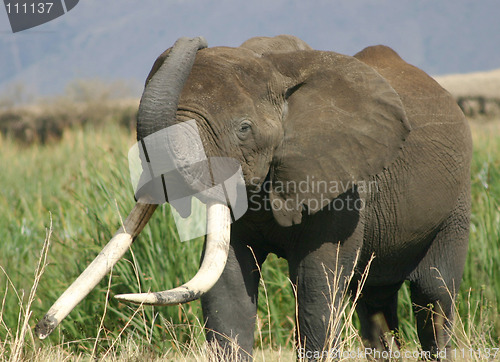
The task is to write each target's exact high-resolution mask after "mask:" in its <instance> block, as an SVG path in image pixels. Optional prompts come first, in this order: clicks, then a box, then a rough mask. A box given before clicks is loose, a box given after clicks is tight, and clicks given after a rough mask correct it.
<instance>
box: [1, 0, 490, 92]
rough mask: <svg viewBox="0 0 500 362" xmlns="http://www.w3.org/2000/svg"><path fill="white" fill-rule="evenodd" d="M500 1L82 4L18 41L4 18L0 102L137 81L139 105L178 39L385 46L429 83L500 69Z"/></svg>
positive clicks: (348, 48)
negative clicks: (89, 83)
mask: <svg viewBox="0 0 500 362" xmlns="http://www.w3.org/2000/svg"><path fill="white" fill-rule="evenodd" d="M498 8H499V3H498V1H497V0H482V1H481V2H479V1H477V2H476V1H469V0H455V1H439V2H436V1H435V0H421V1H411V2H410V1H404V2H403V1H394V0H391V1H384V2H379V1H371V0H359V1H346V0H341V1H335V2H331V1H324V0H321V1H315V2H306V1H295V0H273V1H268V0H255V1H251V2H250V1H243V0H220V1H217V2H212V1H208V0H169V1H158V0H141V1H137V0H120V1H106V2H102V1H97V0H86V1H80V2H79V4H78V5H77V6H76V7H75V8H74V9H73V10H72V11H71V12H69V13H68V14H67V15H64V16H62V17H60V18H58V19H56V20H54V21H51V22H49V23H47V24H44V25H42V26H39V27H37V28H34V29H32V30H27V31H24V32H21V33H16V34H12V33H11V31H10V27H9V25H8V21H7V16H6V13H5V12H3V11H0V64H1V67H0V95H1V94H2V93H4V92H5V91H9V90H10V89H11V88H12V84H21V85H23V86H24V87H25V88H26V89H28V90H29V91H30V92H32V93H33V94H34V95H35V96H38V95H42V96H45V95H48V94H51V95H53V94H59V93H62V92H63V91H64V88H65V87H66V85H67V84H68V83H70V82H71V81H73V80H74V79H88V78H99V79H104V80H106V81H111V80H125V81H128V82H130V88H131V89H132V92H131V93H132V94H130V96H133V97H138V96H139V95H140V92H141V90H142V89H141V88H142V84H143V82H144V79H145V77H146V75H147V73H148V71H149V69H150V67H151V65H152V63H153V61H154V59H155V57H156V56H157V55H158V54H160V53H161V52H162V51H163V50H165V49H166V48H167V47H169V46H171V45H172V44H173V43H174V41H175V40H176V39H177V38H178V37H180V36H198V35H203V36H205V37H206V38H207V40H208V43H209V46H218V45H227V46H238V45H239V44H241V43H242V42H243V41H244V40H246V39H248V38H250V37H252V36H257V35H266V36H274V35H278V34H293V35H296V36H298V37H300V38H302V39H304V40H305V41H306V42H308V43H309V44H310V45H311V46H312V47H313V48H315V49H322V50H334V51H337V52H340V53H343V54H355V53H356V52H358V51H359V50H361V49H363V48H364V47H366V46H368V45H374V44H385V45H388V46H390V47H392V48H394V49H395V50H396V51H397V52H398V53H399V54H400V55H401V56H402V57H403V58H404V59H405V60H407V61H408V62H410V63H412V64H415V65H416V66H418V67H420V68H422V69H424V70H425V71H426V72H428V73H429V74H447V73H464V72H471V71H479V70H489V69H494V68H498V67H499V66H500V47H498V44H499V43H500V22H499V21H498V13H499V12H498Z"/></svg>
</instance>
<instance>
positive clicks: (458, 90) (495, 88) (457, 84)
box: [434, 69, 500, 99]
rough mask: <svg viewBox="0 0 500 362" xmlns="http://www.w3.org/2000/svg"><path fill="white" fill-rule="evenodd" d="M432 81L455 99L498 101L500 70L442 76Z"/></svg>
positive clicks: (499, 95)
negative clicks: (472, 98) (480, 98)
mask: <svg viewBox="0 0 500 362" xmlns="http://www.w3.org/2000/svg"><path fill="white" fill-rule="evenodd" d="M434 79H435V80H436V81H437V82H438V83H439V84H441V86H442V87H443V88H445V89H446V90H448V91H449V92H450V93H451V94H453V96H455V97H485V98H496V99H500V69H496V70H491V71H489V72H476V73H467V74H450V75H443V76H437V77H434Z"/></svg>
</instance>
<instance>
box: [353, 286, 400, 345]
mask: <svg viewBox="0 0 500 362" xmlns="http://www.w3.org/2000/svg"><path fill="white" fill-rule="evenodd" d="M401 284H402V283H397V284H394V285H389V286H365V287H364V288H363V291H362V295H361V297H360V298H359V299H358V301H357V305H356V312H357V313H358V317H359V321H360V324H361V336H362V338H363V343H364V344H365V346H366V347H367V348H373V349H377V350H385V349H388V348H390V344H391V343H393V342H395V343H396V344H398V341H397V340H395V339H392V337H391V338H390V339H389V340H388V339H387V336H386V333H387V332H389V331H390V332H393V333H394V334H395V335H397V329H398V313H397V309H398V290H399V288H400V287H401Z"/></svg>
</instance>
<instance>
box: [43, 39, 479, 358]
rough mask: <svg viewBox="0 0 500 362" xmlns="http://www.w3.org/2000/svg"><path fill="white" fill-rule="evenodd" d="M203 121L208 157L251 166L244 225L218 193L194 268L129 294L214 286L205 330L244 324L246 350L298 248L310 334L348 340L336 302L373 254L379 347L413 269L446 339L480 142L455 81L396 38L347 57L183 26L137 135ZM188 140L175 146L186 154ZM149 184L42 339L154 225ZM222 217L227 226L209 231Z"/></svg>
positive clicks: (371, 338)
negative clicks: (174, 284) (165, 286)
mask: <svg viewBox="0 0 500 362" xmlns="http://www.w3.org/2000/svg"><path fill="white" fill-rule="evenodd" d="M193 119H194V120H195V122H196V126H197V127H198V129H199V130H200V132H201V140H202V142H203V148H204V151H205V153H206V154H207V156H209V157H218V156H224V157H230V158H232V159H235V160H237V161H238V162H239V164H240V165H241V170H242V173H243V179H244V182H245V185H246V192H247V197H248V200H250V202H249V208H248V211H247V212H246V213H245V214H244V216H243V217H241V218H240V219H238V220H236V221H234V223H232V224H231V208H230V207H228V206H226V205H224V204H221V202H220V200H215V199H214V200H206V201H205V202H207V204H208V216H207V218H208V219H209V220H208V223H209V224H208V229H209V232H208V236H207V238H206V243H205V249H204V257H203V260H202V263H201V266H200V270H199V272H198V273H197V275H196V276H195V277H194V278H193V279H192V280H191V281H189V282H188V283H186V284H184V285H183V286H181V287H178V288H175V289H173V290H170V291H164V292H159V293H146V294H130V295H121V296H117V297H118V298H119V299H121V300H129V301H133V302H135V303H145V304H154V305H169V304H177V303H184V302H187V301H190V300H193V299H196V298H200V297H201V300H202V306H203V313H204V317H205V320H206V327H207V330H208V332H207V338H208V340H211V341H216V343H219V344H220V346H222V347H225V348H229V347H228V346H229V343H228V342H227V337H226V336H228V337H230V338H236V339H237V343H238V344H239V346H240V347H241V350H240V356H241V357H242V358H243V359H244V358H245V356H249V355H251V353H252V346H253V343H254V340H253V338H254V337H253V336H254V325H255V316H256V308H257V296H258V286H259V273H258V269H259V268H258V267H260V266H261V265H262V263H263V262H264V261H265V260H266V257H267V255H268V254H269V253H275V254H277V255H278V256H280V257H283V258H285V259H286V260H287V261H288V263H289V273H290V279H291V281H292V282H293V283H294V285H295V287H296V293H297V304H298V308H297V310H298V315H297V320H298V324H299V328H298V329H299V330H300V333H299V335H298V336H297V337H298V341H299V342H300V343H301V345H302V346H305V348H306V350H307V351H322V350H323V349H324V348H325V346H326V344H325V343H326V341H327V340H328V338H330V337H331V336H330V334H334V335H333V338H334V339H335V338H336V337H335V333H336V331H335V330H334V331H332V330H331V329H329V326H328V319H329V316H330V313H331V312H330V307H331V306H332V305H333V306H337V305H338V303H339V300H340V297H339V295H340V294H341V292H342V291H344V290H349V288H351V289H356V287H357V285H358V282H359V279H360V274H361V272H363V270H364V269H365V267H366V266H367V264H368V261H369V260H370V258H371V256H372V255H374V256H375V258H374V259H373V262H372V263H371V267H370V270H369V274H368V277H367V279H366V282H365V284H364V288H363V290H362V294H361V298H360V299H359V301H358V303H357V306H356V309H357V313H358V315H359V319H360V322H361V335H362V337H363V340H364V341H365V343H366V345H367V346H375V347H377V346H380V345H381V344H380V343H381V342H380V339H381V335H380V332H378V331H379V328H378V327H377V325H376V324H375V322H374V316H376V315H380V314H382V315H383V316H384V318H385V320H386V322H387V325H388V327H389V328H390V329H391V330H396V329H397V327H398V319H397V313H396V309H397V292H398V290H399V288H400V287H401V285H402V283H403V282H404V281H406V280H409V282H410V288H411V298H412V301H413V303H414V304H415V305H416V306H415V314H416V319H417V324H418V326H417V329H418V335H419V339H420V342H421V345H422V349H423V350H426V351H431V352H432V353H436V352H437V351H438V350H439V349H442V348H445V347H446V346H448V344H449V335H448V332H447V331H448V328H449V326H450V324H451V321H452V318H453V316H452V303H453V298H454V296H455V294H456V292H457V290H458V287H459V285H460V281H461V277H462V272H463V268H464V263H465V258H466V252H467V247H468V237H469V219H470V161H471V148H472V142H471V136H470V131H469V127H468V123H467V121H466V119H465V117H464V115H463V114H462V112H461V111H460V109H459V107H458V106H457V104H456V102H455V101H454V99H453V98H452V97H451V96H450V94H449V93H448V92H447V91H445V90H444V89H443V88H441V87H440V86H439V85H438V84H437V83H436V82H435V81H434V80H433V79H432V78H431V77H429V76H428V75H426V74H425V73H424V72H423V71H422V70H420V69H418V68H416V67H414V66H412V65H409V64H408V63H406V62H405V61H404V60H402V59H401V58H400V57H399V55H398V54H397V53H396V52H394V51H393V50H391V49H390V48H388V47H386V46H372V47H368V48H366V49H364V50H362V51H361V52H359V53H357V54H356V55H354V56H347V55H342V54H338V53H335V52H330V51H317V50H313V49H311V48H310V47H309V46H308V45H307V44H306V43H304V42H303V41H301V40H299V39H297V38H295V37H292V36H278V37H274V38H253V39H250V40H248V41H246V42H245V43H243V44H242V45H241V46H240V47H237V48H230V47H213V48H207V47H206V44H205V41H204V39H203V38H195V39H187V38H182V39H180V40H178V42H177V43H176V44H175V45H174V46H173V47H172V48H170V49H168V50H167V51H165V52H164V53H163V54H162V55H160V56H159V57H158V59H157V60H156V62H155V63H154V65H153V68H152V70H151V72H150V74H149V76H148V78H147V81H146V86H145V90H144V93H143V96H142V99H141V104H140V107H139V112H138V121H137V138H138V140H139V141H141V140H144V139H145V138H146V137H148V136H149V135H152V134H154V133H155V132H159V131H161V130H162V129H165V128H166V127H170V126H172V125H179V124H183V123H184V122H187V121H189V120H193ZM184 143H185V144H182V143H181V144H179V145H177V146H176V154H179V155H181V158H182V159H183V160H189V158H190V153H191V152H192V147H191V146H190V144H189V142H187V141H186V142H184ZM188 163H189V162H188ZM199 176H200V171H199V170H198V169H196V167H192V168H189V167H185V168H184V171H183V173H182V178H183V179H184V180H185V181H186V182H187V184H189V185H190V187H192V188H193V189H194V191H197V189H196V188H197V186H196V185H197V184H196V182H195V181H196V180H197V177H199ZM325 185H326V186H325ZM372 186H373V187H372ZM147 194H148V192H147V188H146V191H144V190H143V191H142V194H140V193H139V194H136V198H138V200H139V201H138V202H137V204H136V206H135V208H134V209H133V210H132V212H131V214H130V215H129V217H128V219H127V220H126V222H125V225H124V227H122V228H121V229H120V230H119V231H118V232H117V233H116V234H115V236H114V237H113V239H112V240H111V241H110V243H109V244H108V246H106V248H105V249H104V250H103V252H102V253H101V254H100V255H99V256H98V257H97V258H96V260H95V261H94V262H93V264H92V265H91V266H89V269H87V270H86V271H85V272H84V273H83V274H82V275H81V276H80V277H79V279H78V280H77V281H75V283H74V284H73V285H72V286H71V287H70V288H69V289H68V291H66V292H65V294H63V296H61V298H60V299H59V300H58V301H57V302H56V303H55V304H54V306H53V307H52V308H51V309H50V311H49V312H48V313H47V315H46V316H45V317H44V319H43V320H42V321H41V322H40V323H39V325H38V327H37V332H38V334H39V335H40V336H41V337H44V336H46V335H47V334H48V333H50V332H51V331H52V330H53V329H54V328H55V326H57V324H58V323H59V322H60V320H61V319H62V318H64V317H65V316H66V315H67V314H68V313H69V311H70V310H71V309H72V308H73V307H74V306H75V305H76V304H77V303H78V302H79V301H80V300H81V299H82V298H83V297H84V296H85V295H86V294H88V292H89V291H90V290H91V289H92V288H93V287H94V286H95V285H96V283H97V282H98V281H99V280H100V279H101V278H102V277H103V276H104V275H105V274H106V273H107V272H108V271H109V269H110V268H111V265H112V264H113V263H115V262H116V261H117V260H118V259H119V258H120V256H121V255H123V253H124V252H125V251H126V249H127V248H128V246H129V245H130V243H131V242H132V240H133V239H134V238H135V237H136V236H137V234H138V233H139V232H140V231H141V229H142V227H143V226H144V225H145V224H146V223H147V221H148V219H149V217H150V216H151V214H152V213H153V212H154V210H155V207H156V205H155V204H149V203H148V201H147ZM349 205H350V206H349ZM211 225H212V226H211ZM214 225H222V227H220V228H219V229H217V231H216V232H210V228H211V227H214ZM214 230H215V229H214ZM358 253H359V257H358V258H357V255H358ZM352 268H354V270H355V274H354V278H353V280H351V282H350V283H346V282H345V279H344V278H343V277H342V278H339V281H338V284H339V285H338V292H337V293H335V294H334V295H331V293H330V286H331V283H333V280H332V278H333V276H332V275H331V273H330V272H328V271H339V273H341V276H346V275H347V274H348V273H349V271H350V270H351V269H352ZM444 286H447V288H448V289H449V292H448V291H447V290H446V289H445V288H444ZM429 306H433V308H430V309H433V311H431V310H430V309H429ZM433 312H436V313H438V314H440V315H444V316H445V318H444V320H443V318H434V315H431V313H433Z"/></svg>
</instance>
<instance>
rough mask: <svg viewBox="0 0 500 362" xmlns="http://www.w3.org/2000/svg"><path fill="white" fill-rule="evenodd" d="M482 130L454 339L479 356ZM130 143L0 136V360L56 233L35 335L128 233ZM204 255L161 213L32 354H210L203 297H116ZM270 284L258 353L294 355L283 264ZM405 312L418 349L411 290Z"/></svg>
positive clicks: (492, 286) (497, 311) (494, 180)
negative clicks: (161, 303)
mask: <svg viewBox="0 0 500 362" xmlns="http://www.w3.org/2000/svg"><path fill="white" fill-rule="evenodd" d="M473 130H474V132H473V134H474V141H475V149H474V160H473V166H472V193H473V216H472V222H471V238H470V240H471V243H470V252H469V256H468V259H467V265H466V270H465V273H464V281H463V283H462V286H461V289H460V296H459V298H458V302H457V308H458V312H459V317H460V318H459V323H457V324H458V328H460V331H462V330H463V333H462V332H460V333H458V334H457V337H456V338H455V339H464V338H465V339H470V341H468V342H467V343H468V344H467V345H468V346H479V347H478V348H480V347H485V346H490V347H498V342H499V337H500V204H499V200H500V124H499V123H498V122H496V123H491V124H490V125H486V126H485V125H474V127H473ZM133 143H134V135H132V134H131V133H130V131H127V130H126V129H124V128H121V127H119V126H117V125H116V123H110V124H108V125H104V126H103V127H99V128H98V129H95V128H93V126H92V125H88V126H86V127H84V128H83V129H78V128H76V129H73V130H69V131H66V132H65V133H64V135H63V138H62V141H61V142H60V143H57V144H47V145H40V144H38V145H33V146H31V147H25V146H21V145H19V144H17V143H16V142H14V141H12V140H10V139H1V138H0V149H1V150H2V151H1V153H0V165H1V168H2V171H1V173H0V185H1V187H2V192H1V194H0V230H1V231H2V239H1V240H2V242H1V244H0V266H1V267H2V269H0V300H1V306H0V360H3V359H8V357H9V356H11V354H12V349H13V346H14V343H11V342H12V341H14V340H15V336H16V332H18V331H19V330H20V326H22V318H21V320H20V316H24V313H25V311H26V305H27V302H28V297H29V291H30V290H31V288H32V285H33V280H34V271H35V266H36V264H37V262H38V260H39V258H40V252H41V250H42V247H43V244H44V240H46V233H47V229H48V228H49V227H50V225H51V224H52V227H51V238H50V242H51V245H50V248H49V251H48V257H47V263H48V265H47V266H46V267H45V270H44V274H43V276H42V278H41V280H40V282H39V286H38V289H37V292H36V294H35V297H34V299H33V301H32V303H31V306H30V310H31V312H32V314H31V317H30V319H29V325H30V326H31V327H33V326H34V325H35V324H36V322H37V321H38V320H39V319H40V318H42V317H43V315H44V313H45V312H46V311H47V309H48V307H50V305H51V304H52V303H53V302H54V301H55V300H56V299H57V298H58V297H59V296H60V294H61V293H62V292H63V291H64V290H65V289H66V287H67V286H68V285H69V284H70V283H71V282H72V281H73V280H74V279H75V278H76V277H77V276H78V275H79V274H80V273H81V272H82V271H83V269H84V268H85V267H86V266H87V265H88V263H89V262H90V261H91V260H92V259H93V258H94V257H95V256H96V255H97V253H98V252H99V251H100V250H101V248H102V246H103V245H105V243H106V242H107V241H108V240H109V238H110V237H111V236H112V234H113V233H114V231H115V230H116V229H117V227H118V226H119V224H120V217H125V216H126V214H127V213H128V211H129V210H130V209H131V208H132V206H133V203H134V201H133V192H132V187H131V185H130V182H129V177H128V165H127V159H126V155H127V152H128V148H129V147H130V146H131V145H132V144H133ZM201 249H202V240H194V241H189V242H180V241H179V240H178V238H177V236H176V233H175V227H174V225H173V223H172V222H171V221H170V209H169V207H168V206H162V207H161V208H159V209H158V210H157V211H156V213H155V214H154V215H153V218H152V219H151V221H150V222H149V223H148V226H146V228H145V229H144V231H143V232H142V234H141V235H140V236H139V237H138V239H137V240H136V241H135V242H134V245H133V246H132V252H129V253H127V255H126V257H125V258H124V259H123V260H122V261H120V262H119V263H118V264H117V265H116V266H115V268H114V269H113V272H112V278H111V279H105V280H103V281H102V282H101V283H100V284H99V285H98V287H97V288H96V289H95V290H94V291H93V292H92V293H91V294H90V295H89V296H88V297H87V298H86V299H85V300H84V301H83V302H82V303H80V304H79V305H78V306H77V307H76V308H75V309H74V310H73V312H71V314H70V315H69V316H68V317H67V318H66V319H65V320H64V321H63V322H62V323H61V326H60V327H58V329H57V330H56V331H55V332H54V333H53V335H52V336H51V337H50V338H49V339H48V341H43V342H41V341H38V340H36V339H32V338H31V337H29V338H26V339H25V341H24V346H23V352H24V355H25V356H30V355H34V354H36V353H40V352H38V348H39V347H40V346H46V347H47V348H49V346H61V345H62V346H63V348H62V350H63V351H64V352H61V350H60V349H57V350H56V352H54V353H60V354H63V355H67V354H73V356H76V355H78V354H79V353H83V354H84V355H85V356H87V357H89V356H101V357H102V356H104V355H105V354H106V353H108V356H109V355H116V354H123V355H127V354H129V355H130V353H132V352H131V350H137V349H138V350H140V351H141V353H142V354H143V356H144V355H148V356H164V355H165V353H166V351H167V352H168V351H172V353H174V354H175V353H181V354H182V353H192V351H191V352H189V350H190V348H194V350H202V349H203V348H204V347H203V341H204V334H203V322H202V316H201V307H200V303H199V301H195V302H192V303H189V304H187V305H183V306H173V307H162V308H155V307H146V308H142V307H141V308H137V307H131V306H129V305H125V304H122V303H119V302H118V301H116V300H114V299H113V298H112V296H113V295H114V294H119V293H127V292H135V291H139V290H142V291H147V290H150V289H151V290H161V289H167V288H171V287H174V286H177V285H180V284H181V283H182V282H184V281H186V280H187V279H189V278H190V277H192V276H193V275H194V274H195V273H196V271H197V267H198V263H199V258H200V253H201ZM262 277H263V283H265V288H260V295H259V307H258V311H259V315H258V328H257V330H256V338H255V339H256V345H257V347H258V348H264V349H269V348H270V349H274V350H279V348H280V347H283V348H285V349H286V350H287V351H286V352H284V353H285V355H289V351H290V350H291V349H292V348H293V341H294V324H295V323H294V319H295V317H294V314H295V301H294V296H293V291H292V288H291V286H290V282H289V280H288V278H287V265H286V262H285V261H284V260H282V259H278V258H276V257H274V256H271V257H270V258H269V259H268V260H267V262H266V263H265V264H264V267H263V269H262ZM108 287H109V288H108ZM2 291H3V293H2ZM399 313H400V320H401V335H402V336H403V338H404V339H405V340H406V341H409V342H408V343H409V347H410V348H413V347H415V344H416V340H417V337H416V331H415V326H414V320H413V315H412V313H411V301H410V299H409V292H408V289H407V288H406V287H404V288H403V289H402V290H401V292H400V305H399ZM103 316H104V317H103ZM132 316H133V318H132ZM354 324H356V321H354ZM125 327H126V328H125ZM28 335H29V336H31V334H28ZM455 343H456V344H457V345H459V343H462V342H460V341H455ZM186 350H187V351H186ZM134 353H135V352H134ZM280 353H281V352H280ZM184 355H185V354H184ZM273 358H274V357H273ZM151 359H152V358H151Z"/></svg>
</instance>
